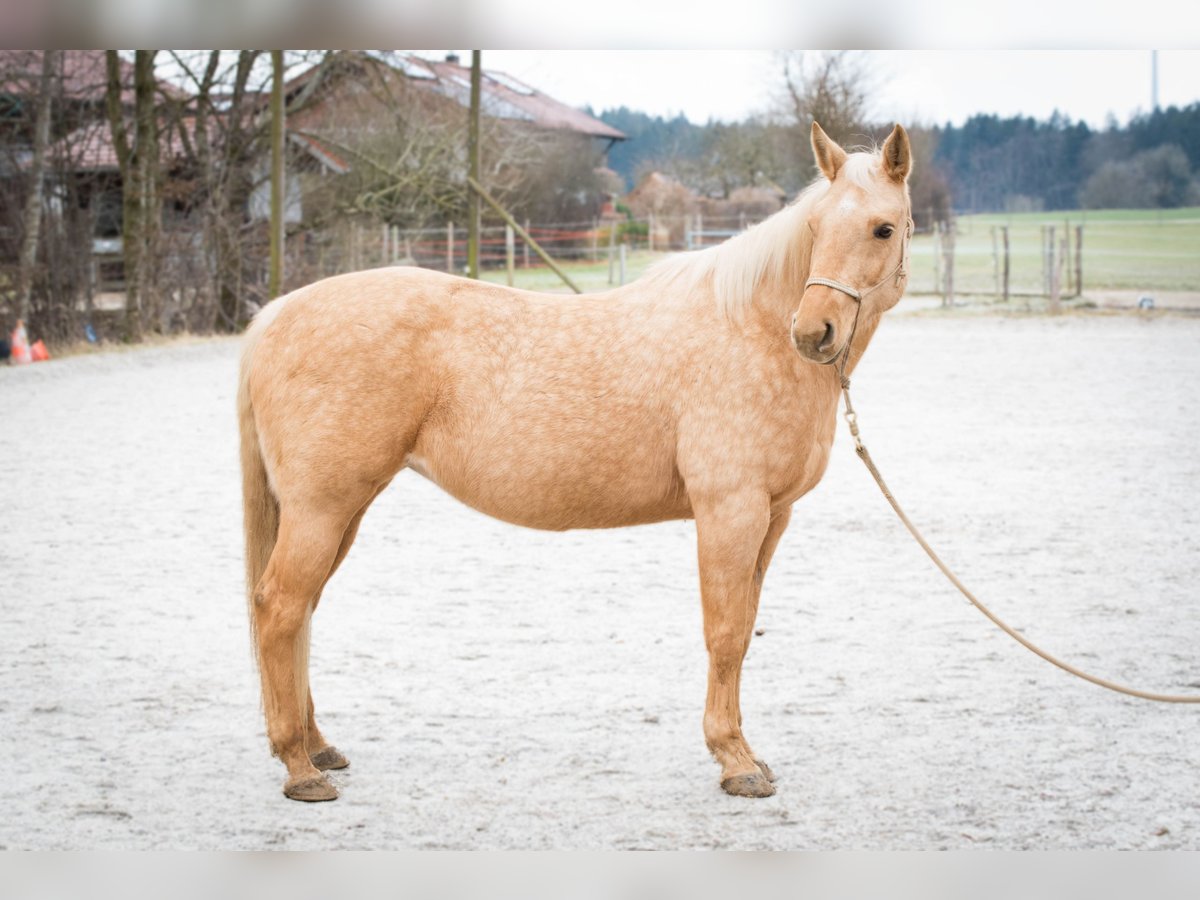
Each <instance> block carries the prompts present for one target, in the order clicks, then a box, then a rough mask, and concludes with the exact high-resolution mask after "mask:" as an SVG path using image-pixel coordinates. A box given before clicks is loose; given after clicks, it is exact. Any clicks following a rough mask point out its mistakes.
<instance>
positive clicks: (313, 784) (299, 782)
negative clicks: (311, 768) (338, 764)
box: [283, 775, 338, 803]
mask: <svg viewBox="0 0 1200 900" xmlns="http://www.w3.org/2000/svg"><path fill="white" fill-rule="evenodd" d="M283 794H284V796H285V797H287V798H288V799H289V800H302V801H304V802H305V803H318V802H320V801H321V800H336V799H337V795H338V792H337V788H335V787H334V786H333V785H332V784H330V783H329V781H328V780H327V779H326V778H325V776H324V775H306V776H305V777H303V778H297V779H295V780H289V781H288V783H287V784H285V785H284V786H283Z"/></svg>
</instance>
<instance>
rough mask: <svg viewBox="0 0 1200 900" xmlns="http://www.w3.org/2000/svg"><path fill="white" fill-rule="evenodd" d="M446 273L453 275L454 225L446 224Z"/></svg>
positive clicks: (451, 223)
mask: <svg viewBox="0 0 1200 900" xmlns="http://www.w3.org/2000/svg"><path fill="white" fill-rule="evenodd" d="M446 271H447V272H449V273H450V274H451V275H453V274H454V223H453V222H447V223H446Z"/></svg>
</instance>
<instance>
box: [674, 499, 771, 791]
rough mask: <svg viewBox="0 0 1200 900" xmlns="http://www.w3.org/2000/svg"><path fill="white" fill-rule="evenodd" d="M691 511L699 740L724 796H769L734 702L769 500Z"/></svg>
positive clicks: (705, 503)
mask: <svg viewBox="0 0 1200 900" xmlns="http://www.w3.org/2000/svg"><path fill="white" fill-rule="evenodd" d="M692 508H693V511H694V513H695V516H696V533H697V538H698V543H699V557H700V596H701V601H702V603H703V607H704V642H705V645H706V646H707V647H708V658H709V668H708V697H707V700H706V702H705V707H704V739H705V742H706V743H707V744H708V749H709V750H711V751H712V754H713V756H714V757H715V758H716V760H717V762H718V763H720V765H721V787H722V788H723V789H724V790H725V791H726V792H727V793H730V794H736V795H739V796H743V797H769V796H771V795H772V794H774V793H775V788H774V787H773V786H772V785H771V782H770V781H769V780H768V773H769V770H768V769H766V767H765V766H761V765H760V764H759V761H758V760H757V759H756V757H755V756H754V753H753V751H751V749H750V745H749V744H748V743H747V742H746V739H745V737H744V736H743V734H742V713H741V700H740V691H741V675H742V660H743V659H744V658H745V655H746V650H747V648H748V647H749V645H750V635H751V634H752V632H753V629H754V616H755V612H756V607H757V601H758V587H759V584H760V583H761V575H760V561H761V560H762V553H763V550H764V548H765V546H766V544H767V535H768V533H769V531H770V530H771V524H772V523H771V512H770V505H769V501H768V499H767V497H766V495H765V494H758V493H751V492H746V493H744V494H736V495H726V496H724V497H720V498H703V497H693V500H692ZM780 532H781V533H782V529H780ZM775 540H776V541H777V540H778V538H777V537H776V538H775ZM771 549H773V547H772V548H771ZM768 557H769V554H768Z"/></svg>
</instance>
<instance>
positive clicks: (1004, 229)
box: [1000, 225, 1010, 304]
mask: <svg viewBox="0 0 1200 900" xmlns="http://www.w3.org/2000/svg"><path fill="white" fill-rule="evenodd" d="M1000 229H1001V231H1002V232H1003V233H1004V302H1005V303H1006V304H1007V303H1008V272H1009V261H1010V260H1009V254H1008V226H1007V225H1001V226H1000Z"/></svg>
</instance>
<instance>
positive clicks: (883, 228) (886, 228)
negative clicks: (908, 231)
mask: <svg viewBox="0 0 1200 900" xmlns="http://www.w3.org/2000/svg"><path fill="white" fill-rule="evenodd" d="M895 230H896V229H894V228H892V226H891V225H880V226H879V227H878V228H876V229H875V237H877V238H884V239H887V238H890V237H891V236H892V232H893V231H895Z"/></svg>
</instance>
